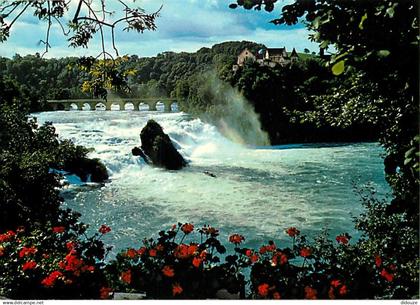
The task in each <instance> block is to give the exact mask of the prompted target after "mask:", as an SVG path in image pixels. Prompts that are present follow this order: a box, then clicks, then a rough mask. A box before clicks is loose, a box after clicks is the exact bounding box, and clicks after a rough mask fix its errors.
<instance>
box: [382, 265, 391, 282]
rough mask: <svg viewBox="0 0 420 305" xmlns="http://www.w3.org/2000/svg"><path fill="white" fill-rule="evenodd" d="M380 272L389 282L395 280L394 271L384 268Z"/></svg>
mask: <svg viewBox="0 0 420 305" xmlns="http://www.w3.org/2000/svg"><path fill="white" fill-rule="evenodd" d="M380 274H381V276H382V277H383V278H384V279H386V280H387V281H388V282H392V281H393V280H394V275H393V274H392V273H389V272H388V271H387V270H386V269H385V268H383V269H382V271H381V273H380Z"/></svg>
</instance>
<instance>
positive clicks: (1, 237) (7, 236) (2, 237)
mask: <svg viewBox="0 0 420 305" xmlns="http://www.w3.org/2000/svg"><path fill="white" fill-rule="evenodd" d="M15 236H16V233H15V232H13V231H7V232H6V233H4V234H0V243H5V242H8V241H11V240H12V238H13V237H15Z"/></svg>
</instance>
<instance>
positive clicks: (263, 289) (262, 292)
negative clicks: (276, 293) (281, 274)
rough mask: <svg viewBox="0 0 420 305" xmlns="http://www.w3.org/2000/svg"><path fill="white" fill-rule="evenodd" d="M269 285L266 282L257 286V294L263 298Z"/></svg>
mask: <svg viewBox="0 0 420 305" xmlns="http://www.w3.org/2000/svg"><path fill="white" fill-rule="evenodd" d="M269 288H270V286H269V285H268V284H267V283H263V284H261V285H259V286H258V294H259V295H260V296H261V297H263V298H265V297H266V296H267V295H268V290H269Z"/></svg>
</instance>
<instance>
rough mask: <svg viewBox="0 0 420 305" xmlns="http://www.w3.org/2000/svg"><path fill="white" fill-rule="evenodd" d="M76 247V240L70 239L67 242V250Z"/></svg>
mask: <svg viewBox="0 0 420 305" xmlns="http://www.w3.org/2000/svg"><path fill="white" fill-rule="evenodd" d="M75 247H76V243H75V242H74V241H69V242H67V243H66V248H67V250H69V251H71V250H73V249H74V248H75Z"/></svg>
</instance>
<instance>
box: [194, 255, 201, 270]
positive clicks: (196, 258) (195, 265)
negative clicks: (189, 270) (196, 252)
mask: <svg viewBox="0 0 420 305" xmlns="http://www.w3.org/2000/svg"><path fill="white" fill-rule="evenodd" d="M202 262H203V260H202V259H201V258H199V257H194V258H193V260H192V264H193V266H194V267H196V268H198V267H200V265H201V263H202Z"/></svg>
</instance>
